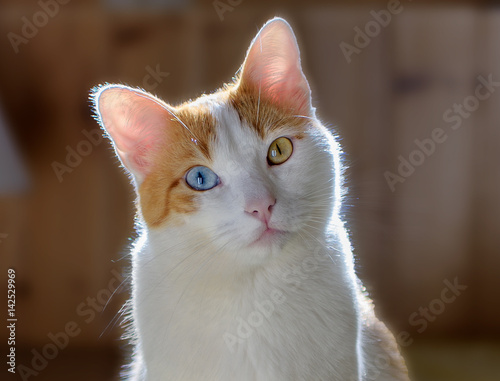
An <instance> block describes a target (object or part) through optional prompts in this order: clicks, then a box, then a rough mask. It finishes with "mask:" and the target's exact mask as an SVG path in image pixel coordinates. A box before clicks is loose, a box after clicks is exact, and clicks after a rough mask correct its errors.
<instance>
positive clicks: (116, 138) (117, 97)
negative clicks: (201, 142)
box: [92, 85, 172, 183]
mask: <svg viewBox="0 0 500 381" xmlns="http://www.w3.org/2000/svg"><path fill="white" fill-rule="evenodd" d="M92 98H93V101H94V106H95V113H96V118H97V119H98V122H99V123H100V124H101V126H102V127H103V128H104V129H105V130H106V132H107V133H108V135H109V137H110V138H111V140H112V142H113V145H114V148H115V150H116V154H117V155H118V157H119V158H120V160H121V162H122V164H123V165H124V166H125V168H127V169H128V170H129V171H130V173H131V174H133V175H134V177H135V180H136V182H137V183H141V182H142V180H144V178H145V177H146V176H147V174H148V173H150V171H151V170H152V167H153V164H154V158H155V154H156V153H157V152H158V150H159V149H160V148H161V145H162V143H163V142H164V141H165V139H166V134H167V129H168V124H169V123H170V120H171V119H172V114H171V112H170V111H169V110H168V109H167V106H166V105H165V104H164V103H163V102H162V101H160V100H159V99H157V98H155V97H154V96H153V95H150V94H148V93H146V92H144V91H141V90H138V89H133V88H130V87H126V86H121V85H106V86H103V87H100V88H98V89H97V90H96V91H95V92H94V93H93V94H92Z"/></svg>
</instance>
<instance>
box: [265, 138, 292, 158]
mask: <svg viewBox="0 0 500 381" xmlns="http://www.w3.org/2000/svg"><path fill="white" fill-rule="evenodd" d="M292 151H293V144H292V141H291V140H290V139H288V138H285V137H284V136H282V137H281V138H278V139H276V140H275V141H273V142H272V143H271V145H270V146H269V150H268V151H267V162H268V163H269V165H279V164H283V163H284V162H285V161H287V160H288V159H289V158H290V156H291V155H292Z"/></svg>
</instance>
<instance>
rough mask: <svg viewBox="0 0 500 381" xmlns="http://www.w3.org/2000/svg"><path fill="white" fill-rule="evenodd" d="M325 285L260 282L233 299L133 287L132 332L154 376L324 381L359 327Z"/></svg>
mask: <svg viewBox="0 0 500 381" xmlns="http://www.w3.org/2000/svg"><path fill="white" fill-rule="evenodd" d="M332 276H333V274H332ZM323 278H324V276H321V275H319V274H317V275H316V276H312V274H311V276H310V277H308V278H300V277H297V276H295V277H290V278H287V279H288V280H289V282H288V283H287V282H276V281H271V280H269V281H268V282H267V283H266V282H264V281H263V280H262V279H261V280H260V281H259V282H254V283H250V284H249V285H248V287H247V288H245V289H238V290H237V291H236V290H231V291H230V290H221V289H220V288H219V286H218V285H217V284H216V283H214V284H211V285H207V286H206V287H205V288H203V287H187V286H188V285H186V286H179V285H178V284H176V285H175V286H171V287H168V286H164V287H158V286H156V287H153V285H152V284H149V286H148V287H149V289H148V290H146V289H144V288H141V284H139V283H140V282H138V286H137V287H136V290H135V292H136V294H135V297H136V300H135V304H136V306H137V309H136V311H135V313H136V318H137V321H136V324H137V328H138V330H139V334H140V337H141V338H142V344H143V345H142V347H143V350H144V351H145V355H146V358H148V359H149V362H150V364H149V367H150V369H151V371H152V372H156V371H158V372H172V373H176V374H184V373H186V372H187V373H189V376H186V377H187V378H186V379H197V377H200V376H201V375H202V374H203V372H204V371H205V370H206V369H211V370H212V371H213V372H215V373H217V372H219V371H220V372H221V373H220V374H214V375H213V377H212V378H211V377H207V375H206V374H203V377H202V378H203V379H218V380H224V379H232V380H234V379H240V380H243V378H241V374H245V377H246V378H244V379H248V380H251V379H256V380H257V379H296V378H297V377H296V376H297V374H314V372H325V375H326V374H327V373H328V372H331V371H332V370H333V369H334V368H336V367H337V365H338V363H340V362H341V361H342V359H343V358H346V357H349V356H352V355H353V354H354V353H355V341H356V330H357V326H356V316H355V312H354V308H353V306H352V297H351V296H350V295H349V292H348V291H347V290H340V289H337V290H335V289H334V287H337V288H338V287H339V285H338V284H335V283H332V282H330V281H328V280H325V279H323ZM143 285H144V284H142V286H143ZM344 286H346V285H344ZM217 290H218V292H217ZM141 294H142V295H145V294H147V295H148V297H147V298H144V297H140V295H141ZM349 315H350V316H349ZM339 343H342V348H340V349H339ZM298 359H300V361H298ZM233 372H234V373H233ZM241 372H243V373H241ZM238 374H240V376H238ZM319 376H320V374H318V377H319ZM231 377H232V378H231ZM198 379H201V378H198ZM319 379H328V378H326V376H325V378H321V377H320V378H319Z"/></svg>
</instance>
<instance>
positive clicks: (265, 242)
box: [248, 227, 288, 248]
mask: <svg viewBox="0 0 500 381" xmlns="http://www.w3.org/2000/svg"><path fill="white" fill-rule="evenodd" d="M287 235H288V232H286V231H283V230H279V229H273V228H269V227H268V228H267V229H265V230H264V231H263V232H262V233H261V234H260V235H259V236H258V237H257V239H256V240H255V241H253V242H252V243H250V244H249V245H248V246H249V247H250V248H271V247H276V246H282V245H283V243H284V242H285V240H286V236H287Z"/></svg>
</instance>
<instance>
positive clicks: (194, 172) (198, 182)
mask: <svg viewBox="0 0 500 381" xmlns="http://www.w3.org/2000/svg"><path fill="white" fill-rule="evenodd" d="M219 182H220V181H219V176H217V175H216V174H215V173H214V172H213V171H212V170H211V169H210V168H207V167H203V166H201V165H199V166H197V167H193V168H191V169H190V170H189V171H187V173H186V183H187V184H188V185H189V186H190V187H191V188H193V189H194V190H197V191H206V190H209V189H212V188H213V187H215V186H216V185H217V184H219Z"/></svg>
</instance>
